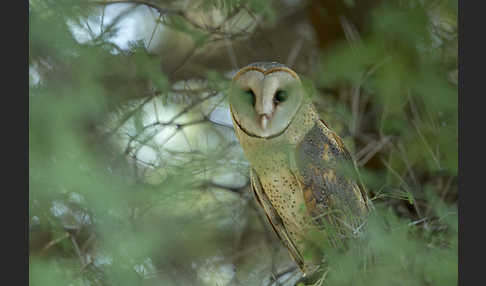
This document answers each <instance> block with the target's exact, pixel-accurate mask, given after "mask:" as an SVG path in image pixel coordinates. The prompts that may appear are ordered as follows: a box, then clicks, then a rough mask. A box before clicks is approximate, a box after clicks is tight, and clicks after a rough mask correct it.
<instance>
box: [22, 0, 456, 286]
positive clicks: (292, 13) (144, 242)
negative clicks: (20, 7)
mask: <svg viewBox="0 0 486 286" xmlns="http://www.w3.org/2000/svg"><path fill="white" fill-rule="evenodd" d="M29 25H30V29H29V219H30V221H29V230H30V232H29V242H30V261H29V278H30V284H31V285H278V284H277V283H280V284H281V285H293V284H295V283H296V281H297V280H298V279H299V275H298V271H297V270H296V267H295V265H294V263H293V262H292V260H291V259H290V257H289V255H288V253H287V250H286V249H284V248H283V247H282V246H281V244H280V242H278V241H277V240H276V238H275V236H274V234H273V233H272V231H271V230H270V229H269V225H268V224H267V222H266V220H264V219H263V216H262V213H261V211H260V210H259V209H258V207H257V206H256V205H255V203H254V202H253V200H252V197H251V196H250V194H249V180H248V175H249V165H248V162H247V161H246V159H245V157H244V156H243V153H242V150H241V147H240V146H239V143H238V141H237V139H236V137H235V136H234V132H233V127H232V123H231V117H230V114H229V109H228V101H227V88H228V86H229V82H230V79H231V75H232V74H233V73H234V72H235V71H236V70H238V68H241V67H243V66H244V65H246V64H249V63H252V62H255V61H278V62H280V63H283V64H286V65H288V66H289V67H291V68H292V69H294V70H295V71H296V72H298V73H299V75H301V77H302V78H303V79H304V82H305V84H306V87H308V88H307V90H308V92H309V93H310V94H311V96H312V97H313V100H314V102H315V105H316V107H317V109H318V110H319V113H320V115H321V117H322V118H323V119H324V120H325V121H326V122H327V123H328V125H330V126H331V127H332V128H333V129H334V130H335V131H336V132H337V133H338V134H339V135H340V136H342V137H343V140H344V142H345V145H346V146H347V147H348V149H349V150H350V152H351V153H352V154H353V157H354V158H355V160H356V162H357V165H358V166H359V167H360V172H361V174H362V176H363V179H364V183H365V185H366V188H367V190H368V194H369V197H370V198H371V199H372V201H373V203H374V205H375V208H376V210H375V211H374V212H373V213H372V215H371V217H370V221H369V239H368V241H367V243H366V247H365V248H364V250H363V248H360V247H353V246H351V247H350V248H349V250H347V251H345V252H337V251H335V250H333V249H329V248H328V247H327V246H326V243H324V242H323V243H322V247H320V248H317V249H316V250H315V251H318V252H322V253H324V265H326V267H324V268H323V269H324V270H323V272H322V273H321V274H320V278H321V279H320V280H319V281H313V282H314V284H315V285H457V228H458V224H457V198H458V189H457V164H458V163H457V159H458V149H457V148H458V129H457V123H458V122H457V115H458V112H457V111H458V110H457V109H458V107H457V101H458V98H457V72H458V70H457V33H458V31H457V1H449V0H444V1H441V0H437V1H432V0H430V1H426V0H424V1H418V0H407V1H379V0H365V1H353V0H346V1H345V0H341V1H339V0H326V1H303V0H301V1H299V0H286V1H257V0H253V1H252V0H250V1H236V0H226V1H225V0H221V1H218V0H209V1H208V0H202V1H196V0H194V1H193V0H191V1H189V0H188V1H161V0H160V1H157V0H153V1H150V0H131V1H129V0H127V1H88V0H86V1H81V0H77V1H74V0H63V1H60V0H59V1H52V0H30V1H29ZM275 280H279V281H278V282H275ZM306 283H307V284H310V285H312V282H309V281H308V282H306Z"/></svg>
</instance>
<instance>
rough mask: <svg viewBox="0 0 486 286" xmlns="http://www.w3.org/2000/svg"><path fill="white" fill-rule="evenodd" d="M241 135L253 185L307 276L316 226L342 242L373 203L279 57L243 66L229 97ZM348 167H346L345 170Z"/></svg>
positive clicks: (311, 269) (338, 140) (311, 266)
mask: <svg viewBox="0 0 486 286" xmlns="http://www.w3.org/2000/svg"><path fill="white" fill-rule="evenodd" d="M229 102H230V112H231V117H232V121H233V125H234V129H235V133H236V136H237V138H238V140H239V142H240V144H241V147H242V149H243V151H244V154H245V156H246V157H247V159H248V161H249V163H250V166H251V169H250V181H251V189H252V192H253V194H254V197H255V199H256V201H257V202H258V204H259V205H260V206H261V208H262V209H263V211H264V213H265V214H266V216H267V219H268V221H269V222H270V224H271V225H272V227H273V229H274V231H275V233H276V234H277V236H278V238H279V239H280V240H281V241H282V242H283V244H284V245H285V246H286V247H287V249H288V250H289V253H290V255H291V257H292V258H293V259H294V261H295V262H296V264H297V265H298V266H299V268H300V270H301V271H302V272H303V274H304V275H306V274H310V273H312V272H314V270H315V269H316V268H317V266H318V264H319V263H318V262H316V261H314V259H312V261H308V260H309V259H307V258H305V255H303V254H304V251H305V250H306V247H307V246H308V244H307V242H308V241H309V240H308V239H306V237H307V235H308V234H309V233H311V232H312V230H313V229H314V230H320V231H328V230H329V229H330V228H331V227H334V229H335V230H336V229H337V231H336V232H335V234H336V235H337V236H334V237H335V238H336V237H339V239H338V240H340V241H342V240H343V239H342V237H345V236H346V234H349V233H352V232H356V231H357V230H358V229H359V228H361V226H362V224H363V223H364V217H365V215H366V214H367V213H368V208H369V202H368V199H367V196H366V193H365V192H364V190H363V189H362V188H361V185H359V184H357V183H356V182H355V181H354V180H353V179H350V177H349V176H346V175H345V173H343V172H345V171H346V168H345V167H346V163H350V165H351V167H352V168H351V169H353V170H355V169H354V167H355V165H354V162H353V161H352V159H351V156H350V154H349V152H348V151H347V150H346V148H345V147H344V144H343V142H342V140H341V138H340V137H339V136H338V135H337V134H336V133H335V132H333V131H332V130H331V129H330V128H329V127H328V126H327V124H326V123H324V121H323V120H321V119H320V118H319V115H318V113H317V111H316V109H315V107H314V105H313V104H312V101H311V99H310V97H309V96H308V95H307V94H306V92H305V91H304V88H303V85H302V82H301V80H300V78H299V76H298V75H297V74H296V73H295V72H294V71H292V70H291V69H290V68H288V67H286V66H284V65H282V64H279V63H276V62H258V63H253V64H250V65H248V66H246V67H244V68H242V69H240V70H239V71H238V72H237V73H236V74H235V75H234V77H233V79H232V84H231V90H230V95H229ZM348 169H349V168H348Z"/></svg>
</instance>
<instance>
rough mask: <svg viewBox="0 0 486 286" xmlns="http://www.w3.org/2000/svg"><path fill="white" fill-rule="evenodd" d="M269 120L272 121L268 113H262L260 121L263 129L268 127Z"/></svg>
mask: <svg viewBox="0 0 486 286" xmlns="http://www.w3.org/2000/svg"><path fill="white" fill-rule="evenodd" d="M268 121H270V120H269V118H268V117H267V115H266V114H263V115H262V118H261V121H260V125H261V126H262V129H267V125H268Z"/></svg>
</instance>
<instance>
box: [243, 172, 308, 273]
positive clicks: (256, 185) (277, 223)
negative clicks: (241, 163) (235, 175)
mask: <svg viewBox="0 0 486 286" xmlns="http://www.w3.org/2000/svg"><path fill="white" fill-rule="evenodd" d="M250 179H251V188H252V190H253V194H254V195H255V199H256V201H257V202H258V203H259V204H260V206H261V207H262V208H263V210H264V211H265V214H266V215H267V218H268V220H269V222H270V225H271V226H272V228H273V230H274V231H275V233H276V234H277V236H278V238H279V239H280V240H281V241H282V242H283V243H284V245H285V246H286V247H287V248H288V250H289V252H290V254H291V256H292V258H293V259H294V261H295V262H296V263H297V265H298V266H299V268H300V269H301V270H302V272H304V273H305V269H304V259H303V257H302V255H301V254H300V252H299V251H298V249H297V247H296V246H295V244H294V242H293V241H292V240H291V238H290V236H289V234H288V232H287V229H286V228H285V226H284V223H283V221H282V218H281V217H280V215H279V214H278V213H277V211H276V210H275V208H274V207H273V206H272V204H271V203H270V200H269V199H268V197H267V195H266V194H265V192H264V191H263V187H262V184H261V183H260V179H259V178H258V175H257V173H256V172H255V171H254V170H253V169H252V170H251V174H250Z"/></svg>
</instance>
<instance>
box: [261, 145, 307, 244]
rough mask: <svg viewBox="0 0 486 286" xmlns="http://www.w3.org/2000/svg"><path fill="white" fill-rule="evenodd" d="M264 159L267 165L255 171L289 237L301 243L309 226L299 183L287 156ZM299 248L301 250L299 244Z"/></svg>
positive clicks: (274, 155)
mask: <svg viewBox="0 0 486 286" xmlns="http://www.w3.org/2000/svg"><path fill="white" fill-rule="evenodd" d="M262 159H263V161H265V162H266V163H265V164H262V165H260V166H255V171H256V172H257V174H258V176H259V178H260V182H261V184H262V187H263V191H264V192H265V194H266V195H267V196H268V198H269V200H270V202H271V204H272V206H273V207H274V208H275V210H276V211H277V213H278V214H279V216H280V217H281V219H282V221H283V223H284V225H285V228H286V229H287V231H288V233H289V235H290V236H291V237H292V239H293V240H294V241H296V242H299V241H300V240H302V238H303V235H304V234H305V232H306V229H307V226H308V225H309V221H308V216H306V208H305V201H304V196H303V192H302V189H301V187H300V185H299V182H298V181H297V178H296V177H295V176H294V174H293V173H292V171H291V169H290V166H289V164H288V161H287V160H286V159H285V156H279V155H277V154H273V156H271V157H265V158H262ZM297 247H298V248H300V247H299V243H297ZM300 250H301V251H302V250H303V249H300Z"/></svg>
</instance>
